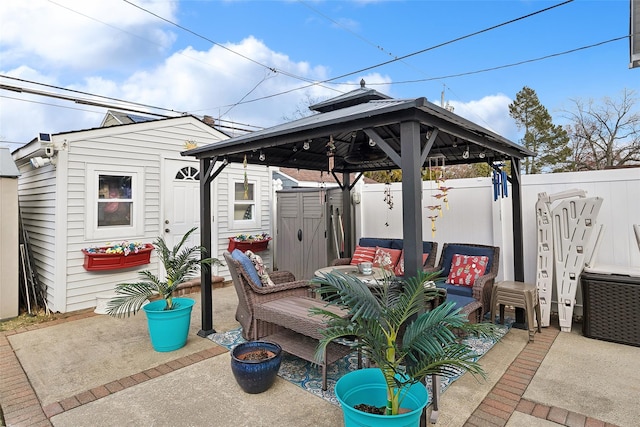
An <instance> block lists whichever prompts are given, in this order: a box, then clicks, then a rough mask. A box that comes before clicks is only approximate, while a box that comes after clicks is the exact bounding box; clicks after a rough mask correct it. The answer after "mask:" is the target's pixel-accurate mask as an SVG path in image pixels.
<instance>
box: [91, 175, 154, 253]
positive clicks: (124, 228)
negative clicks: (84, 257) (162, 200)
mask: <svg viewBox="0 0 640 427" xmlns="http://www.w3.org/2000/svg"><path fill="white" fill-rule="evenodd" d="M143 174H144V169H143V168H141V167H120V166H104V165H88V166H87V184H86V195H87V197H86V203H87V211H86V212H87V217H86V222H85V224H86V225H85V231H86V236H87V238H88V239H106V240H108V241H114V240H119V239H123V240H125V239H126V240H129V239H133V238H134V237H136V236H141V235H143V226H142V223H143V212H144V209H143V206H142V204H143V203H144V197H143V193H144V192H143V190H142V188H141V187H140V186H141V185H143V183H144V176H143Z"/></svg>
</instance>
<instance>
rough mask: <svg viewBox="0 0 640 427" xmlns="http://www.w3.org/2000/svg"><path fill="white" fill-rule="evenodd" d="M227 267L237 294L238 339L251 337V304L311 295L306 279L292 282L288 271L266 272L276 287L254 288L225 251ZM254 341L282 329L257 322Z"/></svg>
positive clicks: (293, 278) (253, 284)
mask: <svg viewBox="0 0 640 427" xmlns="http://www.w3.org/2000/svg"><path fill="white" fill-rule="evenodd" d="M223 256H224V259H225V261H226V263H227V266H228V267H229V272H230V273H231V278H232V279H233V286H234V287H235V288H236V293H237V294H238V308H237V310H236V320H237V321H238V322H240V325H242V336H243V337H244V338H245V339H247V340H251V339H253V338H254V335H253V327H254V322H253V320H254V305H255V304H260V303H263V302H267V301H272V300H275V299H279V298H284V297H289V296H312V295H313V293H312V290H311V287H310V284H309V281H307V280H296V279H295V276H294V275H293V274H292V273H290V272H288V271H276V272H270V273H269V277H270V278H271V280H273V282H274V283H275V284H276V286H258V285H257V284H255V283H254V282H253V280H251V278H250V276H249V274H248V273H247V272H246V270H245V269H244V268H243V267H242V264H240V263H239V262H238V261H237V260H235V259H234V258H232V257H231V254H230V253H229V252H227V251H225V252H224V254H223ZM257 329H258V330H257V336H258V338H261V337H264V336H267V335H270V334H272V333H274V332H277V331H278V330H280V329H282V328H281V327H280V326H278V325H274V324H271V323H265V322H257Z"/></svg>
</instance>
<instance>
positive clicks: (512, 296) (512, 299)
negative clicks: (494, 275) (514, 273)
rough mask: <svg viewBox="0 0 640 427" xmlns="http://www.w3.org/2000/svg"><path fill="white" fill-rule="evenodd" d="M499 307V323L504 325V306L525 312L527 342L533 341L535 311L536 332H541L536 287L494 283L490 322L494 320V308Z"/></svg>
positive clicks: (528, 284) (522, 284) (514, 283)
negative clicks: (534, 316)
mask: <svg viewBox="0 0 640 427" xmlns="http://www.w3.org/2000/svg"><path fill="white" fill-rule="evenodd" d="M497 305H498V306H500V319H499V321H500V323H501V324H503V323H504V306H505V305H510V306H513V307H517V308H522V309H524V310H525V312H526V319H527V328H528V329H529V341H533V335H534V323H533V313H534V311H535V315H536V320H537V323H538V332H541V329H540V325H541V321H542V316H541V314H540V299H539V297H538V288H537V287H536V285H534V284H531V283H524V282H513V281H505V282H499V283H496V284H495V286H494V287H493V292H492V294H491V320H492V321H493V320H494V319H495V310H496V306H497Z"/></svg>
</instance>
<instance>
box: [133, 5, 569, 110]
mask: <svg viewBox="0 0 640 427" xmlns="http://www.w3.org/2000/svg"><path fill="white" fill-rule="evenodd" d="M124 1H128V0H124ZM573 1H574V0H566V1H564V2H562V3H558V4H556V5H553V6H549V7H546V8H544V9H540V10H537V11H535V12H532V13H529V14H527V15H523V16H520V17H518V18H514V19H510V20H508V21H505V22H502V23H500V24H496V25H493V26H491V27H488V28H485V29H483V30H479V31H475V32H473V33H469V34H466V35H464V36H460V37H457V38H455V39H452V40H449V41H446V42H443V43H440V44H437V45H434V46H431V47H428V48H425V49H421V50H418V51H415V52H412V53H409V54H407V55H404V56H400V57H396V58H394V59H391V60H389V61H385V62H380V63H378V64H375V65H371V66H369V67H365V68H361V69H359V70H357V71H353V72H349V73H345V74H342V75H339V76H336V77H332V78H330V79H326V80H322V81H320V82H317V83H314V84H310V85H305V86H301V87H298V88H295V89H290V90H286V91H282V92H279V93H275V94H272V95H266V96H263V97H260V98H254V99H250V100H248V101H244V102H242V104H249V103H252V102H257V101H262V100H264V99H269V98H274V97H276V96H280V95H284V94H287V93H290V92H293V91H296V90H301V89H306V88H308V87H311V86H314V85H316V84H324V83H331V82H334V81H335V80H338V79H341V78H345V77H349V76H352V75H354V74H359V73H362V72H364V71H369V70H372V69H374V68H378V67H382V66H384V65H388V64H391V63H394V62H397V61H401V60H403V59H406V58H410V57H412V56H416V55H419V54H422V53H425V52H428V51H431V50H434V49H437V48H440V47H443V46H446V45H449V44H452V43H455V42H457V41H460V40H464V39H467V38H470V37H473V36H476V35H479V34H482V33H485V32H487V31H491V30H494V29H496V28H500V27H503V26H505V25H509V24H512V23H514V22H518V21H521V20H523V19H527V18H530V17H532V16H535V15H538V14H540V13H543V12H547V11H549V10H552V9H555V8H557V7H560V6H564V5H567V4H569V3H572V2H573ZM334 84H344V83H334ZM353 84H355V83H353Z"/></svg>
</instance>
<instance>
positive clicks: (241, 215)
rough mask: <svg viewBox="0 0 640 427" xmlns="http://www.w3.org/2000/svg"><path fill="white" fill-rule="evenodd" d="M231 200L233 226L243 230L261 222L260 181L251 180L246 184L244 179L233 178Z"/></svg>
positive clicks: (231, 181) (230, 213)
mask: <svg viewBox="0 0 640 427" xmlns="http://www.w3.org/2000/svg"><path fill="white" fill-rule="evenodd" d="M230 189H231V194H230V196H231V200H230V201H229V202H230V203H229V205H230V207H231V208H230V209H231V211H230V212H229V215H230V216H231V224H230V226H231V228H232V229H238V230H242V231H246V230H249V229H251V228H256V227H258V225H259V224H260V218H259V211H258V198H259V195H258V189H259V183H258V182H257V181H255V180H249V181H248V182H247V183H246V184H245V182H244V180H237V179H235V180H234V179H231V180H230Z"/></svg>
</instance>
